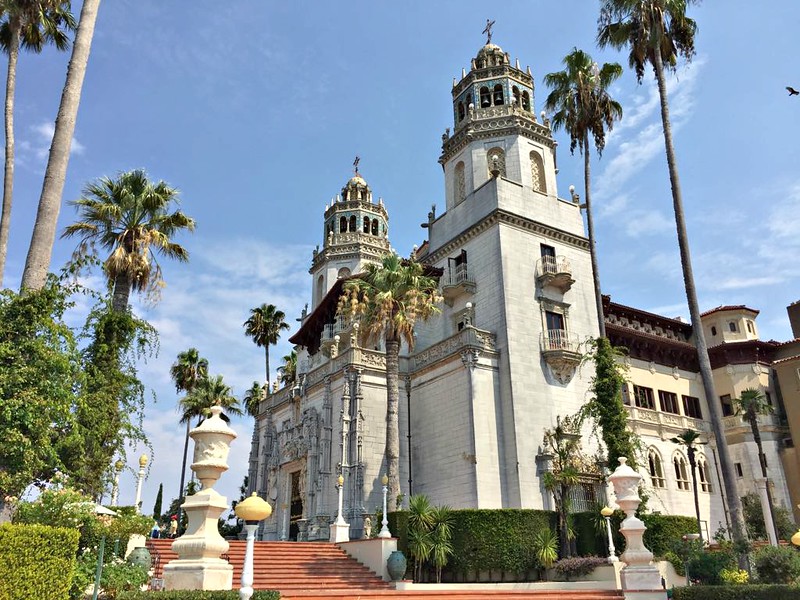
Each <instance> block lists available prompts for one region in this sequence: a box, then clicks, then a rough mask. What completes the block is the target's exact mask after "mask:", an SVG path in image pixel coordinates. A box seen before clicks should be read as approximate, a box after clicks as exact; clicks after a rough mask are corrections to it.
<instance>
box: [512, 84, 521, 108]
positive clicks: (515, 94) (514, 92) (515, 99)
mask: <svg viewBox="0 0 800 600" xmlns="http://www.w3.org/2000/svg"><path fill="white" fill-rule="evenodd" d="M521 102H522V97H521V96H520V95H519V88H518V87H517V86H514V87H512V88H511V104H513V105H514V106H519V105H520V103H521Z"/></svg>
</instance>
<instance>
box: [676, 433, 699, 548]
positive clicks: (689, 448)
mask: <svg viewBox="0 0 800 600" xmlns="http://www.w3.org/2000/svg"><path fill="white" fill-rule="evenodd" d="M670 441H671V442H672V443H673V444H678V445H680V446H683V447H684V448H686V456H687V457H688V459H689V469H690V470H691V472H692V492H694V513H695V515H696V516H697V533H698V534H700V541H701V542H702V541H703V528H702V527H701V526H700V495H699V494H698V493H697V446H698V445H699V444H700V443H701V442H700V434H699V433H697V432H696V431H692V430H691V429H687V430H685V431H684V432H683V433H681V434H679V435H677V436H675V437H674V438H672V439H671V440H670Z"/></svg>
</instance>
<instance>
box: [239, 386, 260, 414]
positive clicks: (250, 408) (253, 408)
mask: <svg viewBox="0 0 800 600" xmlns="http://www.w3.org/2000/svg"><path fill="white" fill-rule="evenodd" d="M263 399H264V386H263V385H261V384H260V383H258V382H257V381H254V382H253V385H251V386H250V387H249V388H248V390H247V391H246V392H245V393H244V398H243V399H242V404H243V405H244V411H245V412H246V413H247V414H248V415H250V416H251V417H256V416H257V415H258V405H259V404H260V403H261V401H262V400H263Z"/></svg>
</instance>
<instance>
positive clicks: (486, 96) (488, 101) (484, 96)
mask: <svg viewBox="0 0 800 600" xmlns="http://www.w3.org/2000/svg"><path fill="white" fill-rule="evenodd" d="M480 93H481V108H486V107H488V106H491V105H492V95H491V94H490V93H489V88H488V87H482V88H481V92H480Z"/></svg>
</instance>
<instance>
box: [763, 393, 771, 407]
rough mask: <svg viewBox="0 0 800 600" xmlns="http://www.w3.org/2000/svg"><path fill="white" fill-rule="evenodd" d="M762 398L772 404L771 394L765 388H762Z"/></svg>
mask: <svg viewBox="0 0 800 600" xmlns="http://www.w3.org/2000/svg"><path fill="white" fill-rule="evenodd" d="M764 400H765V401H766V402H767V404H769V405H770V406H772V394H770V393H769V392H768V391H767V390H764Z"/></svg>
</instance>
